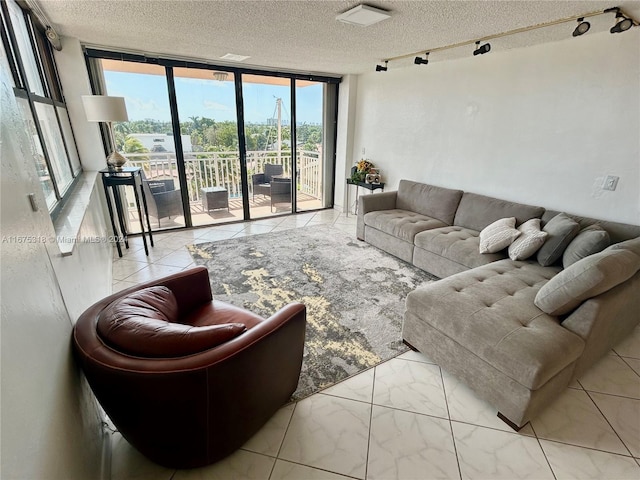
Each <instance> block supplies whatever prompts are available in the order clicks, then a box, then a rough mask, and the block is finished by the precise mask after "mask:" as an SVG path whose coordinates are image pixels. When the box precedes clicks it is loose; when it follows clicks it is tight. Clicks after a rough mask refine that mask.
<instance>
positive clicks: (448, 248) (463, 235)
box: [413, 226, 507, 277]
mask: <svg viewBox="0 0 640 480" xmlns="http://www.w3.org/2000/svg"><path fill="white" fill-rule="evenodd" d="M479 235H480V232H478V231H477V230H471V229H470V228H464V227H458V226H450V227H442V228H436V229H433V230H428V231H425V232H422V233H421V234H420V235H416V238H415V246H416V247H417V248H416V249H415V250H414V257H413V263H414V265H415V266H417V267H420V268H422V269H423V270H429V268H431V269H432V270H433V269H434V265H439V267H435V268H437V270H438V273H439V275H438V276H442V277H448V276H449V275H453V274H455V273H459V272H464V271H466V270H469V269H470V268H475V267H480V266H482V265H486V264H488V263H491V262H495V261H498V260H502V259H504V258H507V255H506V254H505V253H504V252H498V253H487V254H483V255H479V254H478V251H479V247H480V236H479Z"/></svg>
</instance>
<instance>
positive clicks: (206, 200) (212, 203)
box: [200, 187, 229, 212]
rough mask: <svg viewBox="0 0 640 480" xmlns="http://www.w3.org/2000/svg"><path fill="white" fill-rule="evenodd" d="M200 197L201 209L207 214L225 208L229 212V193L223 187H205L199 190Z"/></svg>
mask: <svg viewBox="0 0 640 480" xmlns="http://www.w3.org/2000/svg"><path fill="white" fill-rule="evenodd" d="M200 196H201V197H202V209H203V210H206V211H207V212H209V211H210V210H215V209H217V208H226V209H227V211H229V192H227V189H226V188H224V187H206V188H201V189H200Z"/></svg>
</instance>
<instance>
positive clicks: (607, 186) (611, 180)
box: [602, 175, 620, 191]
mask: <svg viewBox="0 0 640 480" xmlns="http://www.w3.org/2000/svg"><path fill="white" fill-rule="evenodd" d="M619 179H620V177H616V176H615V175H607V177H606V178H605V179H604V182H603V183H602V189H603V190H611V191H614V190H615V189H616V187H617V186H618V180H619Z"/></svg>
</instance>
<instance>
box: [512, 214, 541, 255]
mask: <svg viewBox="0 0 640 480" xmlns="http://www.w3.org/2000/svg"><path fill="white" fill-rule="evenodd" d="M518 231H520V232H521V233H522V235H520V236H519V237H518V238H516V239H515V240H514V241H513V243H512V244H511V245H509V258H510V259H511V260H526V259H527V258H529V257H530V256H532V255H533V254H534V253H536V252H537V251H538V250H539V249H540V247H542V245H543V244H544V241H545V239H546V238H547V235H548V233H547V232H543V231H541V230H540V219H539V218H532V219H531V220H527V221H526V222H524V223H523V224H522V225H520V226H519V227H518Z"/></svg>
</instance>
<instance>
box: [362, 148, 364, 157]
mask: <svg viewBox="0 0 640 480" xmlns="http://www.w3.org/2000/svg"><path fill="white" fill-rule="evenodd" d="M362 156H363V157H364V147H362Z"/></svg>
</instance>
